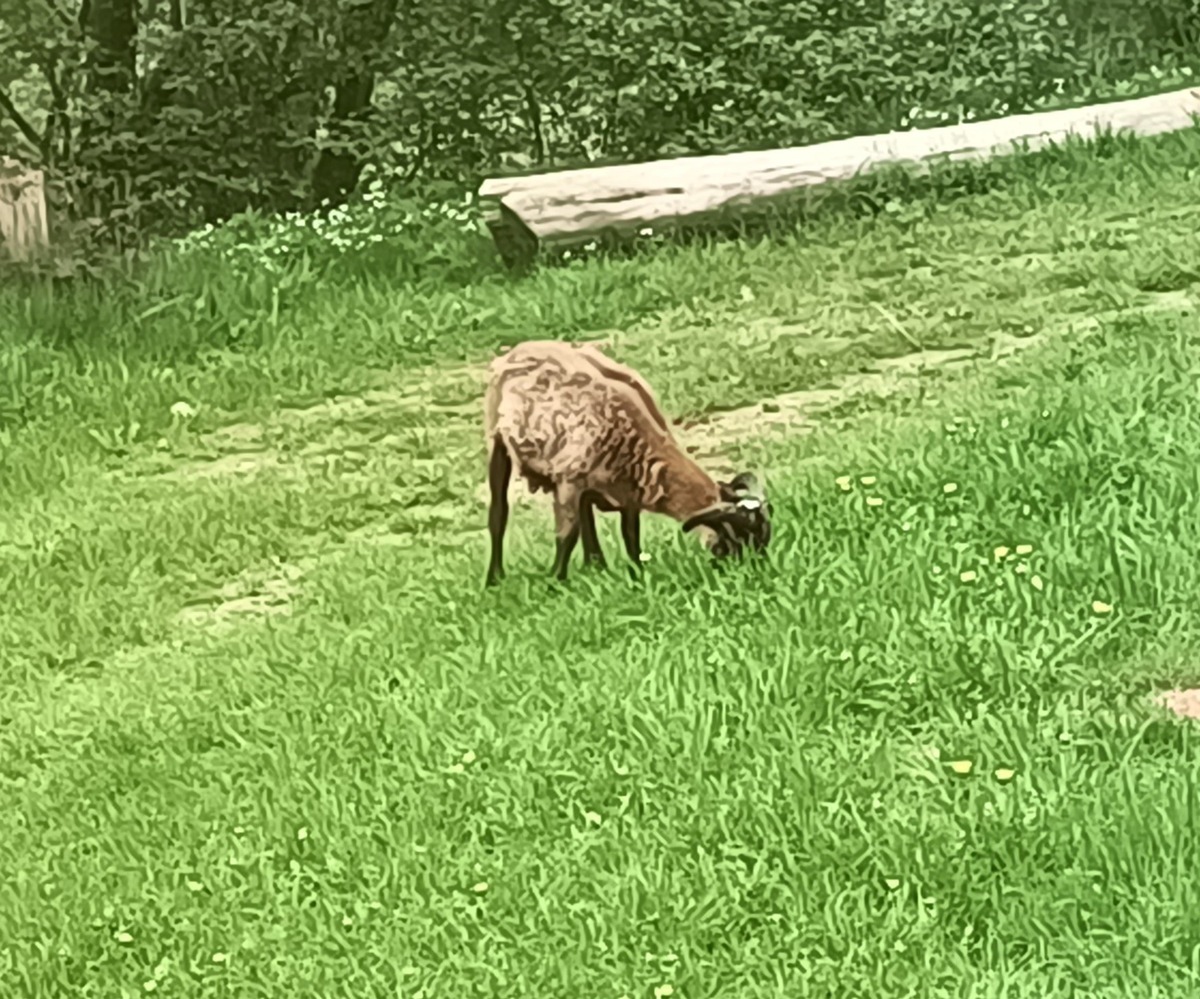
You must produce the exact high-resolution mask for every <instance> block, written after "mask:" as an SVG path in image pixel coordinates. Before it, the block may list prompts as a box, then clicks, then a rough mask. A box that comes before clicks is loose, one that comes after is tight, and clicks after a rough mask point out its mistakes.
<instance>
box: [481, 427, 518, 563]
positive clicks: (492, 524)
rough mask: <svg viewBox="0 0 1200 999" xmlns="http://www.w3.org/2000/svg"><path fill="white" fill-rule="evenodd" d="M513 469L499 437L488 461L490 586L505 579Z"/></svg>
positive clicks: (510, 459)
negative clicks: (505, 538) (505, 553)
mask: <svg viewBox="0 0 1200 999" xmlns="http://www.w3.org/2000/svg"><path fill="white" fill-rule="evenodd" d="M512 468H513V463H512V457H511V456H510V455H509V453H508V448H506V447H505V446H504V442H503V441H502V440H500V438H498V437H497V438H496V439H495V440H493V441H492V454H491V458H490V459H489V461H488V485H489V486H490V487H491V490H492V504H491V506H490V508H489V509H488V531H489V532H490V533H491V535H492V558H491V562H490V563H489V564H488V571H487V585H488V586H495V585H496V584H497V583H498V582H500V580H501V579H503V578H504V531H505V528H506V527H507V526H508V482H509V479H510V478H511V477H512Z"/></svg>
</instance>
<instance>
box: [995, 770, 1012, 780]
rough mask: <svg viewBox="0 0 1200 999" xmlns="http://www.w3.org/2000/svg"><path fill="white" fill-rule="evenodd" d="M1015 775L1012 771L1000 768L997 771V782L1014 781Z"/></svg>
mask: <svg viewBox="0 0 1200 999" xmlns="http://www.w3.org/2000/svg"><path fill="white" fill-rule="evenodd" d="M1013 773H1014V771H1012V770H1006V769H1005V768H1004V767H1000V769H998V770H997V771H996V780H998V781H1001V782H1003V781H1009V780H1012V779H1013Z"/></svg>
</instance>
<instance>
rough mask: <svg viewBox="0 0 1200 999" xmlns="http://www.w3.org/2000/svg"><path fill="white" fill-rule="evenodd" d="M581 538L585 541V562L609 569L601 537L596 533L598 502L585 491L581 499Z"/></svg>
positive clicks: (595, 566) (597, 567)
mask: <svg viewBox="0 0 1200 999" xmlns="http://www.w3.org/2000/svg"><path fill="white" fill-rule="evenodd" d="M579 538H580V540H581V541H582V542H583V564H584V565H588V566H592V567H594V568H596V569H607V568H608V563H607V562H605V560H604V551H603V549H601V547H600V538H599V536H598V535H597V534H596V504H595V502H594V501H593V498H592V495H591V493H584V494H583V498H582V499H581V500H580V501H579Z"/></svg>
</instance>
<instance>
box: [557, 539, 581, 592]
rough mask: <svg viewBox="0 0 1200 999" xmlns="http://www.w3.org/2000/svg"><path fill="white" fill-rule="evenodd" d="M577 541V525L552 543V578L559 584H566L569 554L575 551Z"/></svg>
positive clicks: (569, 560)
mask: <svg viewBox="0 0 1200 999" xmlns="http://www.w3.org/2000/svg"><path fill="white" fill-rule="evenodd" d="M577 541H579V527H578V525H577V526H575V527H573V528H571V530H570V532H569V533H567V534H566V535H559V536H558V538H556V539H555V543H554V570H553V571H554V578H555V579H557V580H558V581H559V582H566V579H567V566H568V565H569V564H570V562H571V553H572V552H573V551H575V544H576V542H577Z"/></svg>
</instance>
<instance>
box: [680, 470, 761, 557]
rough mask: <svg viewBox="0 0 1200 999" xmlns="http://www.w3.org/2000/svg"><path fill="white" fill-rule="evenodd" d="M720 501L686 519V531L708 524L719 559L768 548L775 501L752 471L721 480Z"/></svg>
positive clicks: (710, 543) (709, 538) (708, 540)
mask: <svg viewBox="0 0 1200 999" xmlns="http://www.w3.org/2000/svg"><path fill="white" fill-rule="evenodd" d="M717 486H718V488H719V489H720V491H721V499H720V502H718V503H716V504H714V505H713V506H710V507H707V508H706V509H704V510H701V511H700V512H699V513H695V514H693V515H692V516H691V517H689V518H688V519H687V520H685V521H684V522H683V530H684V531H692V530H695V529H696V528H697V527H706V528H708V531H707V532H705V533H706V535H707V538H706V543H707V545H708V549H709V551H711V552H712V553H713V554H714V555H716V556H717V557H718V558H724V557H725V556H727V555H741V554H742V553H743V552H744V551H745V550H746V548H748V547H749V548H752V549H754V550H755V551H759V552H762V551H765V550H766V547H767V544H768V542H769V541H770V540H771V504H770V503H769V502H768V501H767V497H766V494H765V493H764V492H763V490H762V487H761V486H760V485H759V483H758V479H757V478H756V477H755V476H754V475H753V474H752V473H750V472H742V473H741V474H740V475H736V476H734V478H733V479H731V480H730V481H729V482H718V483H717Z"/></svg>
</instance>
